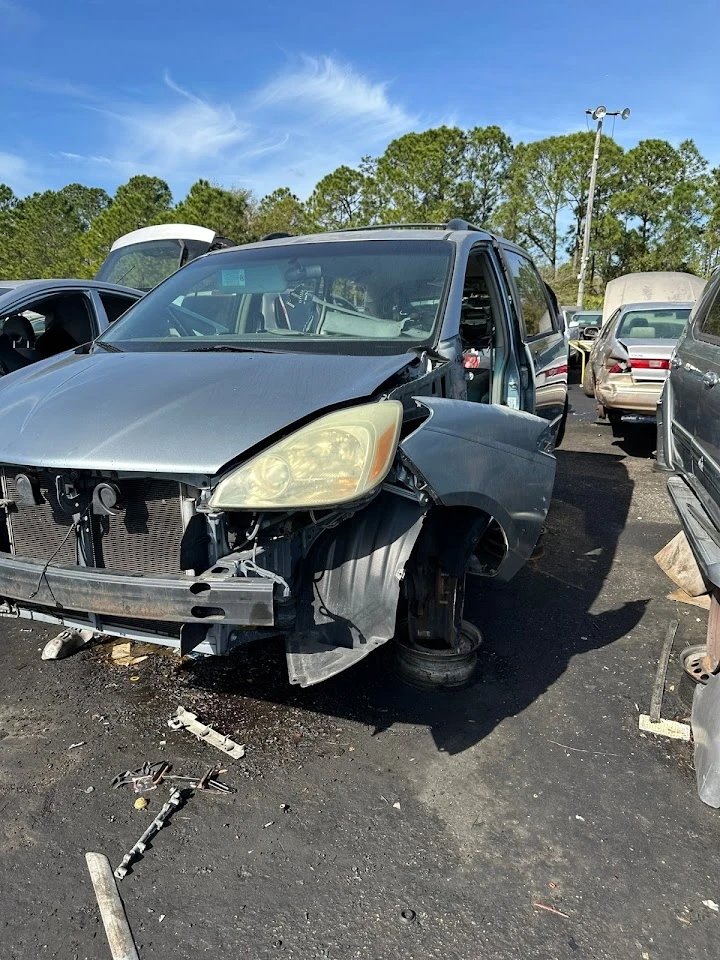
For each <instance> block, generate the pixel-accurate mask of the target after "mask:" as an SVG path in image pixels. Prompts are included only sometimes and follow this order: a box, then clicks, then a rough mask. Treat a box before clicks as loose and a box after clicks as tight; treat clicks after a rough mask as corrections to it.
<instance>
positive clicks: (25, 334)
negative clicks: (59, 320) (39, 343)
mask: <svg viewBox="0 0 720 960" xmlns="http://www.w3.org/2000/svg"><path fill="white" fill-rule="evenodd" d="M2 332H3V333H4V334H5V335H6V336H7V337H8V338H9V339H10V340H26V341H27V342H28V343H35V331H34V330H33V325H32V324H31V323H30V321H29V320H28V318H27V317H23V316H22V315H21V314H19V313H13V314H11V315H10V316H9V317H7V318H6V319H5V323H3V328H2Z"/></svg>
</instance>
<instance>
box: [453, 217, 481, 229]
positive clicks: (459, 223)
mask: <svg viewBox="0 0 720 960" xmlns="http://www.w3.org/2000/svg"><path fill="white" fill-rule="evenodd" d="M445 226H446V228H447V229H448V230H474V231H475V232H476V233H482V232H483V228H482V227H477V226H475V224H474V223H468V221H467V220H462V219H461V218H460V217H454V218H453V219H452V220H448V222H447V223H446V224H445Z"/></svg>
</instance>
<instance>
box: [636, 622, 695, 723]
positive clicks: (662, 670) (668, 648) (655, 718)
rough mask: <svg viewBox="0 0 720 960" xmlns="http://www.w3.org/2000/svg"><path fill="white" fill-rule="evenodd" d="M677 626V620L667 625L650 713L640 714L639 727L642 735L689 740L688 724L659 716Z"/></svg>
mask: <svg viewBox="0 0 720 960" xmlns="http://www.w3.org/2000/svg"><path fill="white" fill-rule="evenodd" d="M679 626H680V622H679V621H678V620H673V621H671V622H670V624H669V625H668V628H667V631H666V633H665V639H664V641H663V645H662V649H661V651H660V657H659V659H658V665H657V669H656V671H655V681H654V683H653V689H652V695H651V697H650V713H649V714H647V713H641V714H640V718H639V727H640V730H642V731H643V732H644V733H654V734H656V735H657V736H661V737H671V738H673V739H675V740H689V739H690V725H689V724H687V723H679V722H678V721H677V720H665V719H663V717H662V716H661V713H662V701H663V695H664V693H665V678H666V677H667V668H668V663H669V661H670V654H671V653H672V648H673V643H674V641H675V635H676V634H677V631H678V627H679Z"/></svg>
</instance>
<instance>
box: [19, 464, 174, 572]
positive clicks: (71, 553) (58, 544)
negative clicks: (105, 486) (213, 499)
mask: <svg viewBox="0 0 720 960" xmlns="http://www.w3.org/2000/svg"><path fill="white" fill-rule="evenodd" d="M20 472H23V471H22V470H21V469H13V468H11V467H6V468H5V469H4V471H3V475H4V486H5V496H6V497H7V498H8V499H9V500H15V499H16V489H15V477H16V475H17V474H18V473H20ZM35 475H36V476H38V479H39V486H40V494H41V499H42V503H40V504H39V505H37V506H25V505H22V504H18V505H16V507H14V508H13V509H11V510H10V512H9V513H7V524H8V532H9V535H10V542H11V544H12V549H13V552H14V553H15V555H16V556H19V557H29V558H33V559H35V560H46V561H48V560H50V558H51V557H52V558H53V559H52V562H53V563H65V564H68V563H70V564H74V563H76V562H77V544H76V535H75V531H74V530H72V529H71V528H72V518H71V517H69V516H68V515H67V514H65V513H63V512H62V510H61V509H60V506H59V504H58V502H57V496H56V493H55V473H54V472H53V471H43V472H41V473H39V474H37V473H35ZM93 483H94V481H92V480H89V484H90V485H92V484H93ZM116 483H117V486H118V487H119V489H120V494H121V496H120V501H119V511H118V513H117V514H116V515H114V516H95V515H92V514H91V516H90V522H91V524H92V532H93V546H94V551H95V562H94V566H97V567H103V568H105V569H108V570H118V571H124V572H127V573H141V574H142V573H180V543H181V540H182V535H183V522H182V502H181V499H180V485H179V484H178V483H174V482H173V481H170V480H151V479H145V478H138V479H132V480H118V481H116Z"/></svg>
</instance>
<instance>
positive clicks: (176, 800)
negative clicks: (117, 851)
mask: <svg viewBox="0 0 720 960" xmlns="http://www.w3.org/2000/svg"><path fill="white" fill-rule="evenodd" d="M184 799H185V798H184V797H183V793H182V791H181V790H173V792H172V793H171V794H170V798H169V799H168V801H167V803H165V804H164V805H163V807H162V809H161V810H160V813H158V815H157V816H156V817H155V819H154V820H153V822H152V823H151V824H150V826H149V827H148V828H147V830H146V831H145V832H144V833H143V835H142V836H141V837H140V839H139V840H138V841H137V843H135V844H134V845H133V846H132V847H131V848H130V850H129V851H128V852H127V853H126V854H125V856H124V857H123V858H122V862H121V864H120V866H119V867H118V868H117V869H116V870H115V876H116V877H117V878H118V880H122V879H123V878H124V877H126V876H127V873H128V870H129V868H130V865H131V864H132V863H133V862H134V861H135V860H137V858H138V857H140V856H141V855H142V854H143V853H145V850H146V849H147V845H148V843H149V842H150V840H152V838H153V837H154V836H155V834H156V833H158V832H159V831H160V830H162V828H163V827H164V826H165V824H166V823H167V821H168V818H169V817H170V816H171V815H172V813H173V812H174V811H175V810H177V808H178V807H179V806H180V804H181V803H182V802H183V800H184Z"/></svg>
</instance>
